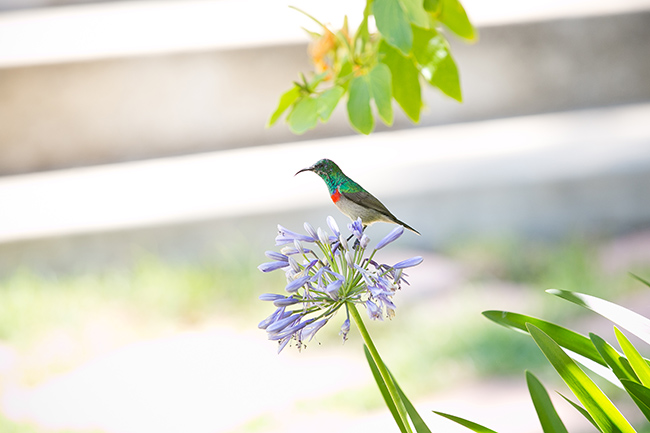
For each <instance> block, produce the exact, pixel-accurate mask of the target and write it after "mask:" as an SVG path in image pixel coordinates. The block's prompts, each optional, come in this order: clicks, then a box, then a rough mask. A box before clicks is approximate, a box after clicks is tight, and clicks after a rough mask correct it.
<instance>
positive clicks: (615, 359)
mask: <svg viewBox="0 0 650 433" xmlns="http://www.w3.org/2000/svg"><path fill="white" fill-rule="evenodd" d="M589 337H590V338H591V341H592V343H593V345H594V347H595V348H596V350H598V353H600V356H601V357H602V358H603V360H604V361H605V362H606V363H607V365H609V367H610V368H611V369H612V371H613V372H614V374H615V375H616V377H618V378H619V380H620V379H628V380H633V381H638V378H637V376H636V374H635V373H634V370H633V369H632V368H631V367H630V364H629V363H628V362H627V360H626V359H625V358H623V357H622V356H621V354H620V353H618V351H617V350H616V349H614V348H613V347H612V346H611V345H610V344H609V343H607V342H606V341H605V340H603V339H602V338H600V337H599V336H598V335H596V334H589Z"/></svg>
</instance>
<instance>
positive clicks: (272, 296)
mask: <svg viewBox="0 0 650 433" xmlns="http://www.w3.org/2000/svg"><path fill="white" fill-rule="evenodd" d="M283 298H286V296H284V295H279V294H277V293H264V294H262V295H260V301H277V300H278V299H283Z"/></svg>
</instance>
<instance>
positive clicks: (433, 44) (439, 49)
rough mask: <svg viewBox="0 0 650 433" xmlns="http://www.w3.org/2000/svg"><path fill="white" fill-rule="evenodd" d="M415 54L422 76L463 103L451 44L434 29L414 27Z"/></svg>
mask: <svg viewBox="0 0 650 433" xmlns="http://www.w3.org/2000/svg"><path fill="white" fill-rule="evenodd" d="M413 54H414V56H415V59H416V60H417V62H418V63H419V64H420V72H421V73H422V76H423V77H424V78H425V79H426V80H427V81H428V82H429V83H430V84H431V85H433V86H435V87H437V88H438V89H440V90H441V91H442V92H443V93H444V94H445V95H447V96H449V97H451V98H454V99H455V100H457V101H458V102H462V101H463V96H462V93H461V88H460V79H459V76H458V68H457V67H456V62H454V59H453V58H452V57H451V51H450V50H449V44H447V41H446V40H445V38H444V36H442V35H441V34H440V33H438V32H436V31H435V30H434V29H421V28H418V27H413Z"/></svg>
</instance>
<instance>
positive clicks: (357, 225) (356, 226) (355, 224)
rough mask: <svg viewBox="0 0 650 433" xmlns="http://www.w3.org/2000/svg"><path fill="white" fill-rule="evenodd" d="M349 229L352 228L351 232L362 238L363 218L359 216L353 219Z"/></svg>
mask: <svg viewBox="0 0 650 433" xmlns="http://www.w3.org/2000/svg"><path fill="white" fill-rule="evenodd" d="M348 229H350V232H351V233H352V234H353V235H354V236H355V237H356V238H357V239H361V236H362V235H363V223H362V222H361V218H357V220H356V221H352V222H351V223H350V224H348Z"/></svg>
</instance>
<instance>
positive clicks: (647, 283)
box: [630, 272, 650, 287]
mask: <svg viewBox="0 0 650 433" xmlns="http://www.w3.org/2000/svg"><path fill="white" fill-rule="evenodd" d="M630 275H632V277H634V278H636V279H637V280H639V281H640V282H642V283H643V284H645V285H646V286H648V287H650V281H648V280H644V279H643V278H641V277H639V276H638V275H636V274H633V273H631V272H630Z"/></svg>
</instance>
